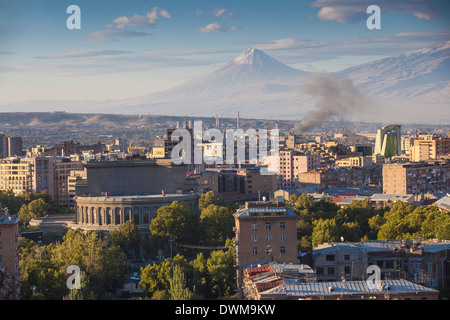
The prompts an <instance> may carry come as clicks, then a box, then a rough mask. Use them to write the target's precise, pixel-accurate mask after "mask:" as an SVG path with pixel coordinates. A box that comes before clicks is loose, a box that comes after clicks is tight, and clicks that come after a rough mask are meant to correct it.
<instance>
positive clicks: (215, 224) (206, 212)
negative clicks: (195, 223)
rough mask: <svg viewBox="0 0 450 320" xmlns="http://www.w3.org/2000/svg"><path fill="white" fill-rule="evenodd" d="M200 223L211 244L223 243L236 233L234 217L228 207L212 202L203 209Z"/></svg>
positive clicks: (206, 239)
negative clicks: (234, 230)
mask: <svg viewBox="0 0 450 320" xmlns="http://www.w3.org/2000/svg"><path fill="white" fill-rule="evenodd" d="M200 224H201V227H202V229H203V231H204V236H205V241H206V242H207V243H209V244H213V245H216V244H223V243H225V240H226V239H227V238H231V237H232V236H233V235H234V232H233V227H234V217H233V214H232V213H231V212H230V210H229V209H228V208H227V207H221V206H218V205H216V204H210V205H209V206H208V207H206V208H204V209H203V210H202V214H201V215H200Z"/></svg>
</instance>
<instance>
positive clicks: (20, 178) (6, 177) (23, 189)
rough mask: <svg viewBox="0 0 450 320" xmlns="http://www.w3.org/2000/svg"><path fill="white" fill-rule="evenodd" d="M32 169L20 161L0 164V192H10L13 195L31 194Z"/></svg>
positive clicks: (15, 160)
mask: <svg viewBox="0 0 450 320" xmlns="http://www.w3.org/2000/svg"><path fill="white" fill-rule="evenodd" d="M32 177H33V169H32V167H31V166H30V164H29V163H27V162H21V161H20V159H7V160H2V161H1V162H0V190H12V191H13V192H14V193H15V194H21V193H28V192H33V178H32Z"/></svg>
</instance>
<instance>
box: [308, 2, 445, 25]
mask: <svg viewBox="0 0 450 320" xmlns="http://www.w3.org/2000/svg"><path fill="white" fill-rule="evenodd" d="M372 4H376V5H378V6H379V7H380V8H381V10H382V12H383V11H388V12H391V13H403V14H411V15H413V16H415V17H417V18H419V19H425V20H435V19H437V15H438V12H437V10H436V8H435V7H434V6H433V5H432V4H431V0H396V1H392V0H377V1H375V2H374V1H373V0H361V1H349V0H316V1H314V2H312V3H311V4H310V7H316V8H320V10H319V11H318V12H317V17H318V18H319V19H320V20H328V21H336V22H341V23H355V22H358V21H361V20H365V19H367V17H368V16H367V13H366V9H367V7H368V6H370V5H372Z"/></svg>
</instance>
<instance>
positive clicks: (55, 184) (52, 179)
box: [0, 157, 83, 206]
mask: <svg viewBox="0 0 450 320" xmlns="http://www.w3.org/2000/svg"><path fill="white" fill-rule="evenodd" d="M82 168H83V165H82V162H81V161H71V159H70V158H62V157H29V158H8V159H4V160H2V161H1V162H0V189H1V190H12V191H13V192H14V193H15V194H21V193H31V192H37V193H39V192H43V191H46V192H48V193H49V195H50V197H51V199H52V201H53V202H54V203H55V204H56V205H59V206H67V205H68V201H69V200H68V184H67V177H68V176H69V175H70V171H71V170H81V169H82Z"/></svg>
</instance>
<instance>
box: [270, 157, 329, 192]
mask: <svg viewBox="0 0 450 320" xmlns="http://www.w3.org/2000/svg"><path fill="white" fill-rule="evenodd" d="M319 168H320V156H319V155H302V154H301V153H300V152H299V151H296V150H283V151H280V157H279V167H278V189H295V188H297V187H298V177H299V175H300V174H301V173H303V172H308V171H312V170H316V169H319Z"/></svg>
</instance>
